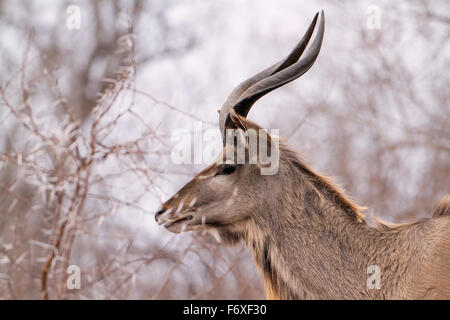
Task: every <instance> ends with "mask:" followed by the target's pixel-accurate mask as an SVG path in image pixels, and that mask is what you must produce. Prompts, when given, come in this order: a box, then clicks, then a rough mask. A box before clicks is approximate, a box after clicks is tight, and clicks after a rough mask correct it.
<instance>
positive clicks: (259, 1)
mask: <svg viewBox="0 0 450 320" xmlns="http://www.w3.org/2000/svg"><path fill="white" fill-rule="evenodd" d="M320 9H324V11H325V17H326V24H325V25H326V27H325V39H324V43H323V46H322V50H321V53H320V55H319V58H318V60H317V61H316V63H315V65H314V66H313V67H312V69H311V70H310V71H309V72H308V73H306V74H305V75H304V76H303V77H301V78H300V79H298V80H296V81H294V82H292V83H291V84H289V85H286V86H284V87H283V88H280V89H279V90H276V91H274V92H273V93H271V94H270V95H268V96H265V97H264V98H263V99H261V100H260V101H258V102H257V104H256V105H255V106H254V108H253V109H252V111H251V112H250V114H249V116H248V117H249V119H251V120H252V121H255V122H256V123H258V124H259V125H261V126H263V127H264V128H267V129H272V128H273V129H276V128H279V129H280V135H281V136H282V137H284V138H285V139H286V140H287V141H288V143H289V144H291V145H293V146H295V148H296V149H298V150H299V151H300V154H301V155H302V156H303V158H305V159H306V160H307V162H309V163H310V164H311V166H312V168H313V169H315V170H316V171H318V172H320V173H322V174H325V175H330V176H333V177H334V180H335V182H336V183H338V184H339V185H340V186H341V187H343V188H344V189H345V190H347V192H348V194H350V195H351V197H352V198H353V199H354V200H355V201H356V202H357V203H358V204H359V205H364V206H368V207H369V209H368V211H367V215H368V216H369V217H368V219H370V216H376V217H379V218H381V219H384V220H387V221H390V222H405V221H412V220H415V219H418V218H420V217H428V216H430V215H431V212H432V210H433V208H434V207H435V206H436V205H437V203H438V201H439V200H440V199H441V198H443V197H444V196H445V195H448V194H449V193H450V177H449V176H450V175H449V173H450V126H449V115H450V106H449V98H450V97H449V95H450V91H449V89H448V88H449V85H450V72H449V70H450V68H449V67H450V42H449V41H448V40H449V37H450V28H449V26H450V10H449V7H448V3H447V1H445V0H404V1H395V2H393V1H376V0H373V1H339V2H338V1H325V0H317V1H287V0H286V1H276V2H275V1H270V0H249V1H238V0H226V1H225V0H216V1H207V0H195V1H181V0H179V1H175V0H169V1H167V0H164V1H163V0H149V1H139V0H136V1H131V0H129V1H109V0H108V1H106V0H103V1H102V0H98V1H81V0H73V1H49V0H47V1H44V0H40V1H38V0H36V1H15V0H0V30H1V33H0V58H1V63H0V299H259V298H264V292H263V287H262V280H261V275H260V273H259V271H258V270H257V269H256V267H255V265H254V263H253V261H252V257H251V255H250V253H249V252H247V250H246V248H245V245H244V244H242V243H241V244H238V245H237V246H235V247H231V248H230V247H224V246H223V245H221V244H220V243H216V242H215V240H213V239H211V238H209V237H207V236H205V235H202V234H193V233H186V234H182V235H172V234H170V233H169V232H167V231H165V230H163V229H162V228H158V227H157V225H156V223H155V221H154V212H155V211H156V210H157V208H158V207H159V206H160V204H161V203H162V202H164V201H165V200H166V199H168V198H169V197H170V196H171V195H172V194H173V193H174V192H175V191H176V190H177V189H178V188H180V187H181V186H182V185H184V184H185V183H186V182H188V181H189V180H190V179H191V178H192V177H193V175H194V174H195V173H196V172H199V171H200V170H201V169H202V168H204V167H206V165H207V164H206V163H203V164H195V165H194V164H176V163H174V161H173V152H174V146H175V145H177V144H179V141H178V140H177V139H174V137H173V133H174V132H175V131H177V130H178V131H177V132H179V130H185V132H191V131H192V130H193V129H194V126H195V124H198V123H201V124H202V129H203V130H212V128H214V129H215V130H217V133H218V134H219V136H220V133H219V131H218V114H217V110H218V109H220V106H221V104H222V103H223V102H224V101H225V99H226V97H227V95H228V93H229V92H230V91H231V90H232V89H233V88H234V86H236V85H237V84H239V83H240V82H241V81H243V80H245V79H246V78H248V77H250V76H251V75H253V74H255V73H257V72H259V71H261V70H262V69H264V68H266V67H267V66H269V65H272V64H273V63H274V62H276V61H278V60H280V59H281V58H283V57H284V56H285V55H287V53H288V52H290V50H291V49H292V48H293V46H294V45H295V44H296V42H297V41H298V40H299V39H300V37H301V36H302V35H303V33H304V32H305V31H306V29H307V27H308V25H309V23H310V22H311V20H312V18H313V16H314V14H315V13H316V12H317V11H319V10H320ZM206 143H207V145H209V146H213V147H214V146H215V147H218V148H220V141H219V140H217V139H212V140H211V141H207V142H206ZM185 144H187V145H188V147H189V148H190V145H191V144H192V140H186V142H185ZM69 266H75V267H77V268H79V270H80V271H81V278H80V280H81V283H80V287H79V288H75V289H73V288H71V287H70V286H68V285H67V282H68V281H70V276H71V271H70V272H68V270H72V269H70V268H69Z"/></svg>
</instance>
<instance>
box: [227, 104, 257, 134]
mask: <svg viewBox="0 0 450 320" xmlns="http://www.w3.org/2000/svg"><path fill="white" fill-rule="evenodd" d="M230 119H231V121H232V122H233V124H234V125H235V126H236V127H237V128H239V129H242V130H244V131H247V130H249V129H253V130H255V131H257V132H258V131H259V130H261V129H262V128H261V127H260V126H258V125H257V124H256V123H254V122H252V121H250V120H247V118H245V117H243V116H241V115H240V114H238V113H237V112H236V111H235V110H234V109H231V110H230ZM236 127H234V126H233V127H232V128H236ZM232 128H229V129H232Z"/></svg>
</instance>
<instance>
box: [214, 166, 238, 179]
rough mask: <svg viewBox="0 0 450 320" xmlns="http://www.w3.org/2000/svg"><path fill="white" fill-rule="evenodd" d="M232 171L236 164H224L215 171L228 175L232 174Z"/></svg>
mask: <svg viewBox="0 0 450 320" xmlns="http://www.w3.org/2000/svg"><path fill="white" fill-rule="evenodd" d="M234 171H236V166H234V165H229V164H228V165H225V166H223V167H222V169H221V170H220V171H219V172H217V173H216V176H217V175H229V174H232V173H233V172H234Z"/></svg>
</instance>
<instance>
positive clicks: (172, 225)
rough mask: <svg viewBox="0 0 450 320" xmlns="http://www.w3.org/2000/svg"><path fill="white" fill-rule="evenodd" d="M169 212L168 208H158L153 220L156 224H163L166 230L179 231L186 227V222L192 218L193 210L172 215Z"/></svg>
mask: <svg viewBox="0 0 450 320" xmlns="http://www.w3.org/2000/svg"><path fill="white" fill-rule="evenodd" d="M170 213H171V210H170V209H169V210H168V211H165V210H160V211H158V212H157V213H156V215H155V220H156V222H157V224H158V225H160V226H163V227H164V228H166V229H167V230H169V231H171V232H174V233H180V232H183V231H184V230H185V229H186V227H187V224H186V223H187V222H189V221H191V220H193V219H194V214H195V211H194V210H192V209H191V210H188V211H184V212H180V213H178V214H175V215H173V216H170Z"/></svg>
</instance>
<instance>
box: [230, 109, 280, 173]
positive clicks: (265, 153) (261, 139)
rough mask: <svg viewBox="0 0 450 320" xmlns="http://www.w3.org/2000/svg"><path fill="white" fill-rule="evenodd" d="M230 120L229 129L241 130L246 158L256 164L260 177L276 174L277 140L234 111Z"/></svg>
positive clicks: (277, 161)
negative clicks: (244, 139)
mask: <svg viewBox="0 0 450 320" xmlns="http://www.w3.org/2000/svg"><path fill="white" fill-rule="evenodd" d="M230 119H231V122H232V123H233V125H232V127H231V128H229V129H234V130H236V128H237V130H242V131H243V132H244V136H245V137H246V138H247V139H246V143H245V147H246V150H247V152H248V158H249V159H253V161H254V162H253V163H255V164H258V167H259V168H260V170H261V174H262V175H273V174H276V173H277V172H278V166H279V138H278V135H276V136H274V137H272V136H271V135H270V134H269V133H268V132H267V131H266V130H265V129H263V128H262V127H260V126H259V125H257V124H256V123H254V122H252V121H250V120H247V118H245V117H243V116H241V115H240V114H238V113H237V112H235V110H233V109H232V110H231V111H230Z"/></svg>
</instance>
